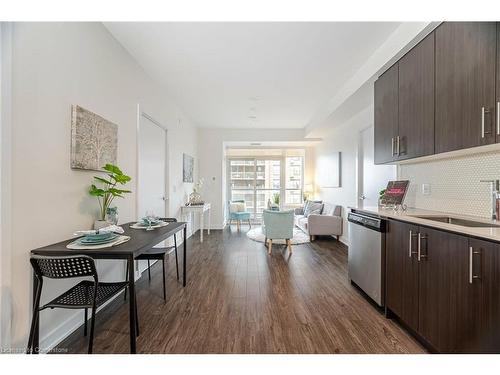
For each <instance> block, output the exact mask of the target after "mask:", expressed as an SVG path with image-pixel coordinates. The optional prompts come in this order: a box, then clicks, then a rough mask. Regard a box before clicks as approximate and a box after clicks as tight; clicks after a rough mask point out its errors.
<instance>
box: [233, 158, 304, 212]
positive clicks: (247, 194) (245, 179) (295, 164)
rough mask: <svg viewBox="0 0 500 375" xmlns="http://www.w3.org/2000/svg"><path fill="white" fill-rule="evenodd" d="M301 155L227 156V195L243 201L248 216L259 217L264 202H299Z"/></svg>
mask: <svg viewBox="0 0 500 375" xmlns="http://www.w3.org/2000/svg"><path fill="white" fill-rule="evenodd" d="M303 165H304V158H303V157H302V156H286V157H285V156H279V155H276V156H269V157H265V156H263V157H232V158H229V160H228V190H229V191H228V198H229V200H231V201H235V200H242V201H245V205H246V209H247V211H248V212H250V213H251V214H252V219H253V220H255V221H260V220H261V219H262V212H263V211H264V210H265V209H266V208H267V205H268V202H269V201H271V202H272V203H276V204H278V205H279V206H280V207H281V208H283V209H286V208H291V207H294V206H299V205H301V204H302V197H303V185H304V171H303Z"/></svg>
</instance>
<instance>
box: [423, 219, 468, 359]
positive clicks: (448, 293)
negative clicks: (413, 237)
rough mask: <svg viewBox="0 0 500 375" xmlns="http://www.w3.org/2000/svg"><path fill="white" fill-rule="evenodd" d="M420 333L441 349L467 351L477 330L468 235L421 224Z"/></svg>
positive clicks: (447, 351) (444, 350)
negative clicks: (474, 321) (475, 326)
mask: <svg viewBox="0 0 500 375" xmlns="http://www.w3.org/2000/svg"><path fill="white" fill-rule="evenodd" d="M420 234H421V236H422V239H421V250H420V251H421V254H422V255H421V260H420V262H419V278H420V279H419V325H418V326H419V328H418V331H419V333H420V334H421V335H422V336H423V337H424V338H425V339H426V340H427V341H428V342H429V343H430V344H431V345H432V346H433V347H434V348H435V349H437V350H438V351H439V352H442V353H453V352H462V351H464V350H465V351H467V348H468V347H469V342H470V341H471V337H472V336H473V334H474V328H473V327H472V325H471V323H472V322H473V320H474V316H475V314H474V294H473V289H474V288H473V284H470V283H469V247H468V238H467V237H463V236H459V235H455V234H450V233H447V232H442V231H438V230H434V229H428V228H422V227H421V228H420Z"/></svg>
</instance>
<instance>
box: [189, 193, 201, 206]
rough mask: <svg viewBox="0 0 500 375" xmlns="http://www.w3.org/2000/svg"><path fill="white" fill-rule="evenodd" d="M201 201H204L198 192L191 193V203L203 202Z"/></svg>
mask: <svg viewBox="0 0 500 375" xmlns="http://www.w3.org/2000/svg"><path fill="white" fill-rule="evenodd" d="M201 203H202V200H201V195H200V194H199V193H198V192H196V191H193V192H192V193H191V194H189V204H201Z"/></svg>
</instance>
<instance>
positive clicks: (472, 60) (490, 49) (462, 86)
mask: <svg viewBox="0 0 500 375" xmlns="http://www.w3.org/2000/svg"><path fill="white" fill-rule="evenodd" d="M435 34H436V83H435V84H436V115H435V152H436V153H440V152H446V151H452V150H458V149H464V148H469V147H475V146H480V145H485V144H490V143H494V142H495V138H496V137H495V133H496V129H495V125H494V124H495V121H494V120H495V118H494V117H495V85H496V83H495V69H496V67H495V65H496V35H497V27H496V23H495V22H445V23H443V24H441V25H440V26H439V27H438V28H437V29H436V30H435Z"/></svg>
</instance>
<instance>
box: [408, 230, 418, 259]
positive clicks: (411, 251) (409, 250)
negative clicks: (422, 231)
mask: <svg viewBox="0 0 500 375" xmlns="http://www.w3.org/2000/svg"><path fill="white" fill-rule="evenodd" d="M413 237H417V234H416V233H413V231H410V241H409V243H408V257H409V258H411V256H412V254H414V252H413V250H412V242H413V241H412V240H413Z"/></svg>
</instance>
